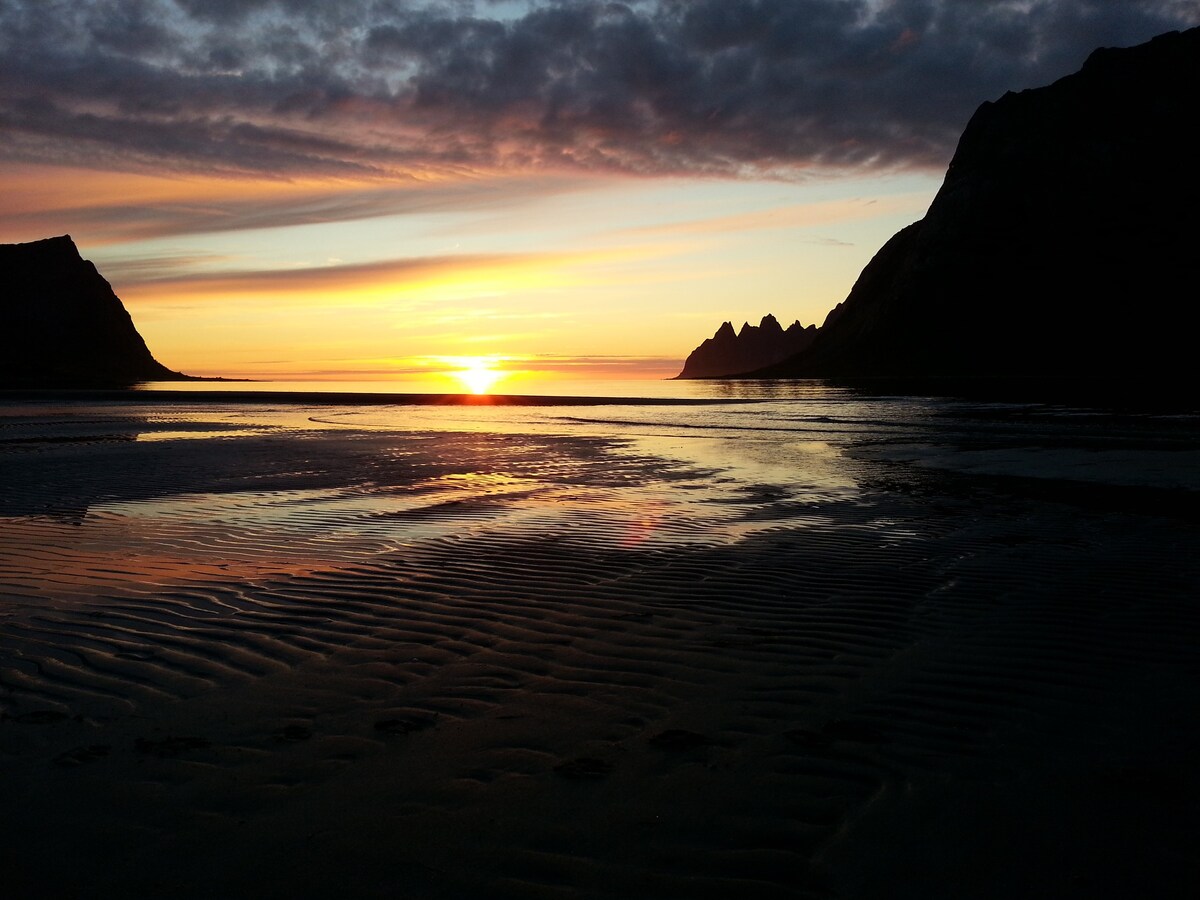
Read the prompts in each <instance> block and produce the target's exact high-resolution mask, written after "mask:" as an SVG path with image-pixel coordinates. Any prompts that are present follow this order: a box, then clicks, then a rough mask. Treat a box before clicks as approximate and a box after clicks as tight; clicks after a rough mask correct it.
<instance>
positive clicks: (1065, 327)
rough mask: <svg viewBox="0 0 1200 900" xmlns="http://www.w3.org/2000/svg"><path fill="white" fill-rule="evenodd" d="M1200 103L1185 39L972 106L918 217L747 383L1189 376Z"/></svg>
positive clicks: (1100, 56)
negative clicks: (797, 343) (811, 334)
mask: <svg viewBox="0 0 1200 900" xmlns="http://www.w3.org/2000/svg"><path fill="white" fill-rule="evenodd" d="M1197 96H1200V29H1191V30H1189V31H1186V32H1183V33H1179V32H1173V33H1171V34H1166V35H1162V36H1160V37H1158V38H1155V39H1154V40H1152V41H1150V42H1149V43H1146V44H1142V45H1140V46H1137V47H1131V48H1127V49H1102V50H1097V51H1096V52H1095V53H1093V54H1092V55H1091V57H1090V58H1089V59H1088V60H1087V62H1086V64H1085V65H1084V66H1083V69H1082V70H1081V71H1080V72H1078V73H1076V74H1074V75H1070V76H1067V77H1066V78H1063V79H1060V80H1059V81H1057V82H1055V83H1054V84H1052V85H1049V86H1048V87H1043V88H1037V89H1034V90H1028V91H1022V92H1020V93H1008V94H1005V95H1004V96H1003V97H1002V98H1000V99H999V100H998V101H996V102H994V103H984V104H983V105H982V106H981V107H980V108H979V110H978V111H977V112H976V113H975V115H974V116H973V117H972V118H971V121H970V123H969V124H968V126H967V128H966V131H965V132H964V133H963V136H962V139H961V140H960V141H959V145H958V149H957V151H956V152H955V154H954V159H953V161H952V162H951V163H950V167H949V170H948V171H947V173H946V179H945V182H944V183H943V185H942V187H941V190H939V192H938V194H937V196H936V198H935V199H934V201H933V203H932V204H931V206H930V208H929V212H928V213H927V214H926V216H925V218H924V219H922V220H921V221H919V222H917V223H914V224H913V225H910V226H908V227H907V228H905V229H904V230H902V231H900V232H899V233H898V234H897V235H896V236H895V237H893V238H892V239H891V240H890V241H888V242H887V244H885V245H884V247H883V248H882V249H881V250H880V251H879V253H878V254H876V256H875V258H874V259H873V260H872V261H871V262H870V264H869V265H868V266H867V267H866V268H865V269H864V270H863V272H862V274H861V276H860V277H859V279H858V282H857V283H856V284H855V285H854V288H853V290H852V291H851V292H850V295H849V297H847V299H846V300H845V301H844V302H843V303H841V304H839V305H838V307H837V308H835V309H834V310H833V311H832V312H831V313H830V314H829V316H828V318H827V319H826V320H825V323H824V324H823V325H822V327H821V328H820V329H819V331H818V333H817V336H816V338H815V340H813V341H812V343H811V346H810V347H808V348H807V349H806V350H803V351H801V352H799V353H798V354H797V355H795V356H794V357H792V358H791V359H789V360H787V361H785V362H783V363H781V364H779V365H775V366H770V367H768V368H766V369H763V370H762V371H759V372H755V373H754V375H755V376H758V377H807V376H821V377H826V376H864V375H867V376H876V375H880V376H906V377H908V376H978V375H987V376H991V375H997V376H1039V377H1061V376H1094V375H1107V376H1117V375H1119V376H1121V377H1122V378H1124V377H1153V378H1160V379H1161V378H1183V377H1191V376H1190V371H1189V370H1190V368H1191V365H1190V359H1191V354H1192V352H1193V345H1194V343H1195V339H1194V337H1193V335H1192V334H1191V332H1190V329H1188V328H1187V327H1185V324H1184V322H1185V319H1187V318H1188V317H1189V316H1188V313H1187V310H1188V309H1189V308H1190V306H1191V305H1192V304H1193V302H1194V297H1195V295H1196V290H1197V285H1198V284H1200V253H1198V252H1197V249H1196V248H1197V247H1198V246H1200V215H1197V212H1196V211H1197V209H1200V188H1198V185H1200V180H1198V178H1197V175H1196V171H1195V142H1194V139H1193V137H1192V135H1191V129H1192V125H1193V123H1194V122H1195V120H1196V102H1197V101H1196V98H1197ZM1185 367H1186V368H1185Z"/></svg>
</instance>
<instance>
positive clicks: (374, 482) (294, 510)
mask: <svg viewBox="0 0 1200 900" xmlns="http://www.w3.org/2000/svg"><path fill="white" fill-rule="evenodd" d="M438 412H442V410H435V411H433V412H432V413H430V411H427V410H420V409H418V410H413V409H403V410H391V409H384V410H378V409H371V410H366V411H354V410H348V411H347V410H319V411H318V410H313V409H303V408H300V409H280V410H275V409H266V408H253V409H237V408H234V409H222V408H201V409H197V410H190V411H188V410H182V409H151V410H145V411H142V412H140V413H138V415H136V416H131V415H129V414H128V412H127V411H125V410H115V411H114V410H98V411H95V412H94V414H93V415H91V416H89V417H86V422H84V420H83V419H80V420H78V421H77V422H76V425H78V426H79V436H80V438H81V441H80V442H77V443H74V444H72V445H71V446H69V447H63V446H59V445H56V444H54V443H53V439H52V438H48V437H47V436H46V435H45V434H43V438H44V439H45V440H46V441H47V443H45V444H43V445H41V448H40V452H41V453H42V454H43V455H42V456H41V457H28V458H26V460H25V465H26V467H27V468H29V467H32V468H29V471H30V472H31V473H36V472H38V471H40V469H39V468H38V467H39V465H47V466H51V469H50V470H49V471H52V470H53V466H55V465H65V466H67V467H69V468H70V469H71V471H73V472H74V473H75V476H76V477H77V478H79V479H81V482H80V483H81V485H82V489H80V490H79V494H80V496H79V497H78V498H77V499H78V503H77V505H76V506H70V507H69V508H67V507H64V508H63V509H64V512H62V513H58V514H55V513H53V509H55V508H57V507H50V506H46V505H45V503H44V500H45V498H42V496H41V495H40V494H37V493H36V491H35V493H34V494H33V495H32V496H29V497H26V498H25V499H24V500H23V501H21V502H17V501H11V500H10V502H9V504H8V505H6V506H4V507H3V508H4V509H11V510H13V511H16V512H21V513H23V514H21V515H13V516H10V517H7V518H6V519H5V527H4V530H3V536H2V537H0V580H2V581H3V582H4V583H5V584H6V585H7V586H9V587H10V588H15V589H18V591H22V589H23V590H27V591H29V592H30V593H33V592H37V591H45V590H49V591H51V592H53V593H56V594H65V595H80V594H88V593H91V594H97V593H101V594H102V593H104V592H118V593H125V592H135V593H145V592H153V591H155V590H160V589H162V588H164V587H166V586H169V585H183V584H188V583H196V582H228V581H244V580H261V579H265V578H271V577H273V576H291V575H300V574H312V573H315V572H319V571H322V570H330V569H333V568H338V567H341V566H344V565H348V564H351V563H353V561H354V560H362V559H365V558H368V557H371V556H373V555H375V554H379V553H395V552H403V551H404V549H405V548H407V547H411V546H413V545H416V544H419V543H421V542H426V541H441V540H450V539H454V538H456V537H461V536H463V535H466V534H479V533H483V532H488V533H491V532H495V533H503V534H506V535H507V534H511V535H517V534H521V533H546V534H556V535H561V536H564V537H566V538H568V539H583V540H587V541H589V542H591V543H593V544H598V545H601V546H605V545H606V546H611V547H612V548H614V549H617V548H624V549H636V550H650V549H653V548H655V547H661V546H666V545H672V546H680V545H694V544H701V545H715V544H720V543H729V542H733V541H738V540H741V539H742V538H744V537H746V536H747V535H750V534H753V533H756V532H758V531H761V530H763V529H764V528H771V527H777V526H778V524H779V522H780V520H782V519H788V520H790V521H791V522H792V523H793V524H801V523H802V522H804V521H818V519H817V518H816V517H817V516H819V515H820V512H819V507H820V506H821V505H822V504H823V503H827V502H831V501H834V500H838V499H847V498H848V497H849V496H850V495H852V494H853V493H854V484H853V480H852V479H851V478H850V477H849V476H848V475H847V473H846V472H845V471H843V469H842V467H841V466H840V464H839V459H840V453H839V451H838V450H837V449H836V448H835V447H834V446H833V445H832V444H831V443H830V442H827V441H815V440H804V439H800V440H782V439H780V436H779V435H770V436H765V437H764V436H756V435H750V436H748V437H747V436H742V437H741V438H738V437H737V436H736V435H734V434H733V433H725V432H721V431H701V432H698V433H696V432H693V431H688V430H687V429H682V430H681V429H677V428H675V427H673V426H672V425H671V423H669V422H668V423H665V424H660V425H659V426H656V427H641V428H634V427H624V426H623V427H616V426H613V425H612V424H609V423H605V422H595V423H572V424H567V423H565V422H564V421H563V420H562V419H561V418H559V417H555V416H546V415H544V414H542V415H540V416H538V415H537V414H534V415H533V416H531V414H530V412H529V411H528V410H500V411H497V410H487V411H479V410H474V409H459V410H455V411H453V414H451V415H441V416H438V415H437V413H438ZM314 413H316V415H314ZM406 414H411V415H406ZM314 418H316V419H320V420H321V421H318V422H314V421H313V419H314ZM398 419H403V420H404V425H403V426H402V427H399V428H397V424H398V422H397V420H398ZM434 421H436V422H437V423H438V424H439V425H441V426H442V427H441V429H440V430H431V429H430V428H429V426H431V425H432V424H434ZM334 423H336V424H334ZM43 424H44V425H45V426H46V428H45V429H43V430H44V431H46V430H48V431H54V430H55V429H60V428H61V423H57V422H55V421H47V422H44V423H43ZM648 424H649V423H648ZM20 428H21V429H23V433H24V434H25V437H26V438H30V437H34V438H36V435H35V433H36V432H37V430H38V428H37V423H36V421H35V420H34V419H33V418H30V419H27V420H26V421H24V422H23V423H21V425H20ZM106 431H107V434H106ZM563 432H568V433H567V434H564V433H563ZM117 435H120V436H122V437H124V438H125V439H128V437H130V436H136V437H137V438H138V441H137V442H135V443H137V444H141V443H142V441H144V440H147V439H148V440H149V441H150V442H151V446H146V452H147V453H151V455H149V456H145V455H142V456H139V457H137V458H136V459H135V458H133V457H130V456H128V454H121V453H119V452H117V451H115V450H114V449H113V445H112V437H114V436H117ZM29 446H37V442H36V439H35V440H34V443H33V444H31V445H29ZM143 446H145V445H143ZM153 446H157V447H160V448H161V449H152V447H153ZM264 459H269V460H270V461H271V463H272V464H273V465H274V466H275V467H276V469H277V471H274V472H265V471H264V472H262V473H260V474H259V475H258V476H256V474H255V471H254V467H255V466H256V465H258V464H260V463H259V462H256V461H259V460H264ZM122 460H125V462H122ZM123 465H127V466H128V467H129V470H128V471H127V472H126V471H123V470H121V469H120V468H119V467H120V466H123ZM89 467H91V468H92V471H91V474H90V476H89V475H88V472H89ZM195 473H199V474H197V477H198V478H200V479H201V483H203V480H204V479H208V480H209V481H212V482H214V484H213V485H212V487H213V488H218V489H210V490H196V482H195V481H190V482H189V481H188V480H187V476H188V475H189V474H195ZM148 475H153V476H154V477H147V476H148ZM89 478H90V479H91V482H90V483H91V484H92V486H90V487H89V486H88V484H89V482H88V479H89ZM31 480H32V477H31ZM256 481H261V483H262V485H263V489H257V488H256V487H255V483H256ZM306 482H307V483H306ZM43 489H44V490H45V491H50V492H52V491H53V487H52V486H49V485H47V486H45V487H44V488H43ZM30 490H34V489H32V488H31V489H30ZM39 498H41V499H39ZM42 508H45V509H46V513H42V514H38V510H39V509H42ZM764 510H772V512H771V513H770V514H763V513H764Z"/></svg>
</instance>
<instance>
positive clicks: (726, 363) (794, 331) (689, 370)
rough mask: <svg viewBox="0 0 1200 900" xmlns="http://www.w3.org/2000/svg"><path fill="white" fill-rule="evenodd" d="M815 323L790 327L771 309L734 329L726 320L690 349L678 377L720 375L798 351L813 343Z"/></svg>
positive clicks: (757, 366) (716, 376)
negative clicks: (751, 322) (781, 321)
mask: <svg viewBox="0 0 1200 900" xmlns="http://www.w3.org/2000/svg"><path fill="white" fill-rule="evenodd" d="M816 333H817V327H816V326H815V325H809V326H808V327H807V328H805V327H803V326H802V325H801V324H800V323H799V322H793V323H792V324H791V325H789V326H788V327H787V330H784V328H783V327H782V326H781V325H780V324H779V322H778V321H776V319H775V317H774V316H772V315H770V314H769V313H768V314H767V315H765V316H763V318H762V321H761V322H760V323H759V324H758V325H751V324H750V323H749V322H746V323H744V324H743V325H742V330H741V331H738V332H734V330H733V323H732V322H725V323H723V324H722V325H721V327H720V328H718V329H717V333H716V334H714V335H713V336H712V337H710V338H708V339H707V340H706V341H704V343H702V344H701V345H700V346H699V347H697V348H696V349H695V350H693V351H692V352H691V354H690V355H689V356H688V358H687V361H686V362H685V363H684V364H683V371H682V372H680V373H679V375H677V376H676V377H677V378H719V377H721V376H723V375H734V374H737V373H738V372H747V371H749V370H751V369H757V368H760V367H762V366H767V365H770V364H771V363H774V362H779V361H780V360H784V359H787V358H788V357H789V356H792V355H793V354H795V353H799V352H800V351H801V350H803V349H804V348H806V347H807V346H808V345H809V344H811V343H812V340H813V336H814V335H815V334H816Z"/></svg>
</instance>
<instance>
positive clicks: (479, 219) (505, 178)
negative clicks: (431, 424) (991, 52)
mask: <svg viewBox="0 0 1200 900" xmlns="http://www.w3.org/2000/svg"><path fill="white" fill-rule="evenodd" d="M935 187H936V181H935V180H934V179H933V178H931V177H929V176H920V175H909V176H903V177H902V176H891V177H876V178H872V179H861V178H860V179H840V180H835V179H823V180H818V179H813V180H812V181H811V182H809V183H788V182H772V181H756V182H740V181H735V180H730V179H678V178H676V179H668V178H660V179H650V178H632V177H628V176H620V177H618V176H611V175H609V176H599V175H597V176H587V177H584V176H581V175H579V174H578V173H575V174H572V175H565V174H564V175H557V176H555V175H549V174H546V173H540V174H531V175H523V176H522V175H511V174H508V175H506V174H502V173H483V172H476V173H471V174H458V175H457V176H454V177H450V176H446V177H442V178H439V179H430V178H422V179H416V178H412V179H399V180H396V179H389V180H378V179H376V180H348V179H328V178H326V179H307V180H295V179H291V180H288V179H265V178H248V177H242V178H237V179H234V178H216V177H202V176H186V177H185V176H174V177H168V176H155V175H149V174H133V173H119V172H102V171H90V170H87V169H81V168H78V167H55V166H33V165H29V164H24V165H11V166H8V167H2V168H0V188H2V190H3V192H4V194H5V196H6V198H7V202H8V208H7V210H6V213H5V215H4V216H3V217H0V240H3V241H6V242H19V241H23V240H31V239H36V238H39V237H45V236H49V235H52V234H61V233H70V234H71V235H72V236H73V237H74V239H75V241H76V243H77V244H78V245H79V247H80V251H81V252H82V253H83V255H84V256H85V257H86V258H89V259H91V260H93V261H94V262H96V263H97V265H98V266H99V268H100V270H101V272H102V274H104V275H105V276H106V277H107V278H108V279H109V281H110V282H111V283H112V284H113V286H114V288H115V289H116V291H117V293H118V295H119V296H120V297H121V298H122V299H123V301H124V302H125V304H126V306H127V307H128V308H129V310H130V312H131V314H132V315H133V317H134V320H135V323H136V324H137V326H138V328H139V330H140V331H141V332H142V334H143V336H144V337H145V338H146V339H147V342H148V343H149V345H150V347H151V349H152V350H153V352H154V353H155V354H156V356H157V357H158V358H159V359H160V360H161V361H163V362H164V363H166V364H167V365H168V366H170V367H172V368H177V369H180V370H182V371H185V372H189V373H194V374H205V375H223V376H227V377H249V378H286V379H298V380H311V379H316V380H322V379H348V380H359V381H361V380H380V379H390V378H401V379H404V378H411V377H413V376H414V374H420V373H425V372H429V371H431V370H437V369H439V368H441V367H444V366H445V363H444V362H440V361H439V360H440V358H442V357H466V356H491V357H493V358H494V359H495V360H496V363H495V365H497V366H499V367H501V368H509V369H521V370H526V371H529V370H533V371H544V372H546V373H547V374H551V375H555V376H557V377H563V376H575V377H597V376H599V377H669V376H670V375H674V374H676V372H677V371H678V368H679V366H680V364H681V363H682V360H683V358H684V356H686V354H687V353H688V352H689V351H690V350H691V349H692V347H694V346H695V345H696V344H698V343H699V342H700V341H701V340H702V339H703V338H705V337H707V336H709V335H710V334H711V333H712V332H713V331H715V330H716V328H717V326H718V325H719V324H720V323H721V322H722V321H724V320H725V319H731V320H733V321H735V323H737V324H740V323H741V322H742V321H745V320H751V321H754V322H757V320H758V319H759V318H761V317H762V315H764V314H765V313H768V312H771V313H774V314H775V315H776V316H777V317H778V318H780V319H781V320H782V321H784V322H785V323H786V322H790V321H792V320H793V319H796V318H799V319H800V320H801V321H802V322H803V323H804V324H806V325H807V324H809V323H811V322H814V321H816V322H819V321H820V320H821V319H822V318H823V317H824V315H825V313H826V312H827V311H828V310H829V309H830V308H831V307H832V306H833V305H834V304H835V303H837V302H839V301H840V300H842V299H844V297H845V294H846V293H847V291H848V290H849V288H850V286H851V284H852V283H853V280H854V278H855V277H856V276H857V274H858V271H859V270H860V269H861V268H862V266H863V265H864V264H865V262H866V261H867V260H868V259H869V258H870V256H871V254H873V253H874V251H875V250H876V249H877V248H878V246H879V245H880V244H882V243H883V241H884V240H886V239H887V237H889V236H890V235H891V234H892V233H893V232H894V231H895V230H897V229H898V228H900V227H902V226H903V225H905V224H908V223H909V222H911V221H913V220H915V219H916V218H919V217H920V216H921V215H922V213H923V212H924V208H925V206H926V205H927V204H928V201H929V199H930V197H931V196H932V193H933V190H934V189H935Z"/></svg>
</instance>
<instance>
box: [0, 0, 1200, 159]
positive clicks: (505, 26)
mask: <svg viewBox="0 0 1200 900" xmlns="http://www.w3.org/2000/svg"><path fill="white" fill-rule="evenodd" d="M1198 23H1200V8H1197V7H1196V5H1195V4H1194V3H1192V2H1178V0H1145V2H1125V3H1115V2H1111V0H992V2H979V0H640V2H629V3H614V2H603V0H544V2H532V0H531V2H527V3H524V4H519V3H516V2H507V3H491V2H469V0H458V2H432V0H431V2H415V0H414V2H404V0H343V2H339V3H337V4H330V3H325V2H317V0H93V2H65V0H0V155H2V156H6V157H8V158H11V159H23V160H31V159H36V160H42V161H46V160H50V161H62V162H71V163H75V164H80V163H82V164H90V165H105V166H115V167H125V168H141V169H147V170H162V169H168V170H191V171H206V172H254V173H273V174H280V175H285V176H288V175H308V174H324V175H351V176H352V175H371V176H388V175H391V174H394V173H397V172H403V171H414V170H420V169H433V170H446V169H448V168H451V169H452V168H454V167H474V168H493V167H520V168H554V169H560V168H584V169H589V168H590V169H606V170H616V171H628V172H637V173H693V174H705V173H712V174H721V175H742V174H758V175H762V174H768V175H769V174H782V175H786V174H787V173H789V172H799V171H803V170H805V169H806V168H808V167H811V166H822V165H825V166H837V167H855V166H941V165H943V164H944V163H945V162H946V160H947V159H948V157H949V154H950V152H951V151H952V149H953V144H954V141H955V140H956V137H957V135H958V133H959V132H960V131H961V129H962V127H963V125H964V124H965V122H966V119H967V118H968V117H969V115H970V114H971V112H972V111H973V110H974V108H975V107H976V106H977V105H978V104H979V103H980V102H982V101H983V100H986V99H989V98H994V97H996V96H998V95H1000V94H1002V93H1003V92H1004V91H1006V90H1017V89H1022V88H1026V87H1031V86H1034V85H1037V84H1043V83H1047V82H1049V81H1052V80H1053V79H1055V78H1057V77H1060V76H1061V75H1064V74H1066V73H1068V72H1070V71H1073V70H1075V69H1077V68H1078V67H1079V65H1080V64H1081V63H1082V61H1083V60H1084V59H1085V58H1086V56H1087V54H1088V53H1089V52H1090V51H1091V50H1092V49H1094V48H1095V47H1097V46H1111V45H1128V44H1132V43H1137V42H1140V41H1143V40H1146V39H1148V38H1150V37H1152V36H1153V35H1155V34H1157V33H1160V32H1163V31H1167V30H1171V29H1174V28H1181V27H1188V26H1190V25H1195V24H1198Z"/></svg>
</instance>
